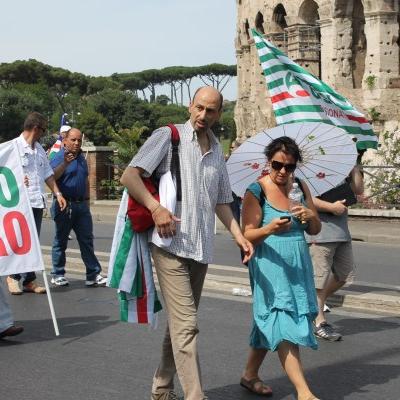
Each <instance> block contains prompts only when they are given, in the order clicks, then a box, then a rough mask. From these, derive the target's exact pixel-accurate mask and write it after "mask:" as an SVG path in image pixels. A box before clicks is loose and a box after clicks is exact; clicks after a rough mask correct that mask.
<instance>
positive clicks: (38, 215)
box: [11, 208, 43, 285]
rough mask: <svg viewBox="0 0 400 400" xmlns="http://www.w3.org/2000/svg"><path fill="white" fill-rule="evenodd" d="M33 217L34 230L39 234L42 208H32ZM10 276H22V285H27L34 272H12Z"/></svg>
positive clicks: (34, 277)
mask: <svg viewBox="0 0 400 400" xmlns="http://www.w3.org/2000/svg"><path fill="white" fill-rule="evenodd" d="M32 211H33V218H34V219H35V225H36V231H37V234H38V236H40V228H41V227H42V219H43V208H32ZM11 277H12V278H13V279H15V280H17V281H20V280H21V278H22V277H24V281H23V285H27V284H28V283H29V282H33V281H34V280H35V279H36V273H35V272H27V273H26V274H14V275H11Z"/></svg>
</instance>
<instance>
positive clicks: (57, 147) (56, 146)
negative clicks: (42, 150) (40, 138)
mask: <svg viewBox="0 0 400 400" xmlns="http://www.w3.org/2000/svg"><path fill="white" fill-rule="evenodd" d="M61 146H62V137H61V135H59V136H58V138H57V140H56V142H55V143H54V144H53V146H52V147H51V149H50V151H49V160H50V161H51V160H52V159H53V158H54V157H55V155H56V154H57V153H58V152H59V151H60V149H61Z"/></svg>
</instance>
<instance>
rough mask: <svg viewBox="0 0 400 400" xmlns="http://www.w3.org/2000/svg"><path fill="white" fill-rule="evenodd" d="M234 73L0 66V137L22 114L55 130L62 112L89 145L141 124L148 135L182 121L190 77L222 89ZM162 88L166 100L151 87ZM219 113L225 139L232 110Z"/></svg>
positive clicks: (16, 127) (11, 132)
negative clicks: (33, 114) (89, 72)
mask: <svg viewBox="0 0 400 400" xmlns="http://www.w3.org/2000/svg"><path fill="white" fill-rule="evenodd" d="M235 74H236V66H224V65H221V64H211V65H206V66H200V67H184V66H172V67H167V68H163V69H159V70H157V69H148V70H145V71H141V72H134V73H124V74H113V75H112V76H110V77H90V76H85V75H83V74H80V73H76V72H70V71H68V70H66V69H62V68H56V67H52V66H50V65H47V64H43V63H41V62H39V61H36V60H28V61H15V62H13V63H9V64H7V63H3V64H0V135H1V139H2V140H8V139H10V138H13V137H15V136H16V135H17V134H18V133H19V132H20V131H21V129H22V125H23V121H24V119H25V117H26V115H27V114H28V113H29V112H30V111H38V112H41V113H42V114H44V115H45V116H46V117H47V118H48V122H49V133H55V132H58V129H59V127H60V126H59V125H60V119H61V115H62V114H64V113H67V114H68V123H69V124H70V125H72V126H76V127H78V128H80V129H81V130H82V131H83V132H84V133H85V135H87V137H88V138H89V139H90V140H91V141H92V142H93V143H94V144H95V145H106V144H107V143H108V142H109V141H110V140H111V139H112V134H113V132H119V131H121V130H123V129H131V128H132V126H137V125H139V126H146V127H148V132H151V131H152V130H154V129H156V128H157V127H158V126H161V125H165V124H167V123H182V122H184V121H185V120H186V119H187V117H188V112H187V107H184V106H183V98H184V96H185V97H187V98H189V99H191V98H192V93H191V82H192V79H193V78H195V77H200V78H202V79H203V81H204V82H205V83H207V84H212V85H213V86H215V87H217V88H219V90H223V87H224V86H225V84H226V80H227V79H228V78H229V79H230V77H231V76H234V75H235ZM162 85H169V87H170V96H166V95H165V94H163V95H159V96H157V87H158V86H162ZM149 93H150V96H149ZM139 94H140V95H141V96H143V99H144V100H141V99H140V98H139ZM225 103H226V105H227V106H230V105H229V102H225ZM225 114H226V115H225ZM225 114H224V116H223V118H222V121H221V126H222V128H223V129H218V131H220V132H223V134H224V136H226V135H227V136H228V137H230V136H231V135H234V134H235V133H234V132H235V129H234V123H233V111H232V112H230V113H229V110H227V112H226V113H225ZM148 132H146V133H148Z"/></svg>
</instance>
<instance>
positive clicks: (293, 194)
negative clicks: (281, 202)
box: [288, 182, 303, 211]
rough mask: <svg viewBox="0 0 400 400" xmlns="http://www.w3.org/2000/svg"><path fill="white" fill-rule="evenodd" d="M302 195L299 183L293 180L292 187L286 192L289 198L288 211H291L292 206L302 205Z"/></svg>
mask: <svg viewBox="0 0 400 400" xmlns="http://www.w3.org/2000/svg"><path fill="white" fill-rule="evenodd" d="M302 197H303V192H302V191H301V189H300V187H299V184H298V183H297V182H293V185H292V189H291V190H290V192H289V194H288V198H289V211H292V208H293V207H296V206H300V205H302V203H301V199H302Z"/></svg>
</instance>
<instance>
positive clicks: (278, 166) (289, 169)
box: [271, 160, 297, 173]
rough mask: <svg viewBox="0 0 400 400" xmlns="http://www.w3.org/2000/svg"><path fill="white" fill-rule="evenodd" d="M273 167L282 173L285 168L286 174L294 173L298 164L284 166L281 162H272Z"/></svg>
mask: <svg viewBox="0 0 400 400" xmlns="http://www.w3.org/2000/svg"><path fill="white" fill-rule="evenodd" d="M271 167H272V169H274V170H275V171H280V170H281V169H282V168H285V171H286V172H289V173H290V172H294V170H295V169H296V167H297V165H296V164H284V163H282V162H280V161H275V160H274V161H271Z"/></svg>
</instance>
